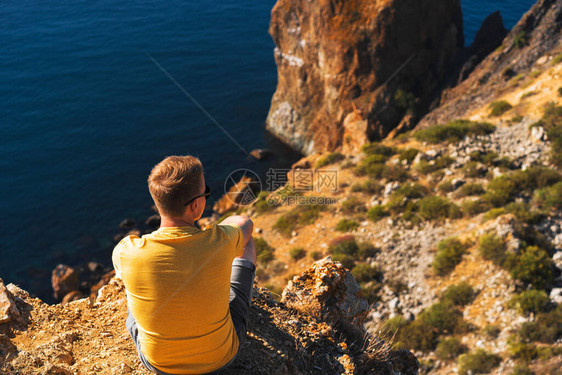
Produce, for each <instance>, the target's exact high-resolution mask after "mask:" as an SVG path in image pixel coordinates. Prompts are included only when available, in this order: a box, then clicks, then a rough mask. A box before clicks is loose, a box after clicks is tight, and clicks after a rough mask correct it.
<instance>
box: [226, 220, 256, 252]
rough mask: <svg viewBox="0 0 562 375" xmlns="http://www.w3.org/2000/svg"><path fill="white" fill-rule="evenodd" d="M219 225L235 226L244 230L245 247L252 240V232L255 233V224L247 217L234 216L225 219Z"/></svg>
mask: <svg viewBox="0 0 562 375" xmlns="http://www.w3.org/2000/svg"><path fill="white" fill-rule="evenodd" d="M219 225H234V226H237V227H239V228H240V229H242V235H243V236H244V242H243V243H244V246H246V245H247V244H248V241H249V240H250V238H252V232H253V231H254V223H253V222H252V220H250V219H249V218H247V217H246V216H241V215H232V216H229V217H227V218H226V219H224V220H223V221H222V222H221V223H220V224H219Z"/></svg>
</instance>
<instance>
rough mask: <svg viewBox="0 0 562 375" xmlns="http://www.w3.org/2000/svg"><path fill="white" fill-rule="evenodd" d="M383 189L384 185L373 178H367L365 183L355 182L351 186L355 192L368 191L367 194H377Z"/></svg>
mask: <svg viewBox="0 0 562 375" xmlns="http://www.w3.org/2000/svg"><path fill="white" fill-rule="evenodd" d="M381 190H382V185H381V184H379V183H378V182H376V181H373V180H367V181H365V182H363V183H359V182H358V183H355V184H353V185H352V186H351V191H352V192H353V193H366V194H377V193H380V191H381Z"/></svg>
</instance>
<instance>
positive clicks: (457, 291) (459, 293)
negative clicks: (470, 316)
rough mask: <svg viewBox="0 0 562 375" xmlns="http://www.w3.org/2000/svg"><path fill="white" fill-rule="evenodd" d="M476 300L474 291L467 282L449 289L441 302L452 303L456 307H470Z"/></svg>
mask: <svg viewBox="0 0 562 375" xmlns="http://www.w3.org/2000/svg"><path fill="white" fill-rule="evenodd" d="M473 299H474V289H472V287H471V286H470V284H468V283H467V282H465V281H461V282H460V283H459V284H456V285H451V286H450V287H448V288H447V290H446V291H445V293H443V296H442V297H441V300H448V301H451V302H452V303H453V304H454V305H455V306H465V305H468V304H469V303H470V302H472V300H473Z"/></svg>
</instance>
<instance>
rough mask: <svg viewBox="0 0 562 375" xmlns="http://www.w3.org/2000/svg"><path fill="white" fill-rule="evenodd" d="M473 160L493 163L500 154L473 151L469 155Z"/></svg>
mask: <svg viewBox="0 0 562 375" xmlns="http://www.w3.org/2000/svg"><path fill="white" fill-rule="evenodd" d="M468 156H469V157H470V160H471V161H475V162H480V163H483V164H493V162H494V160H496V159H497V158H498V157H499V155H498V154H496V153H495V152H480V151H473V152H471V153H470V154H469V155H468Z"/></svg>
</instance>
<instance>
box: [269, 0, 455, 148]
mask: <svg viewBox="0 0 562 375" xmlns="http://www.w3.org/2000/svg"><path fill="white" fill-rule="evenodd" d="M269 32H270V34H271V35H272V37H273V40H274V42H275V45H276V48H275V51H274V53H275V60H276V63H277V68H278V77H279V78H278V84H277V90H276V92H275V94H274V96H273V99H272V103H271V108H270V111H269V114H268V117H267V129H268V130H269V131H270V132H272V133H273V134H274V135H276V136H277V137H279V138H280V139H281V140H283V141H284V142H286V143H287V144H289V145H290V146H292V147H293V148H295V149H297V150H299V151H301V152H303V153H305V154H309V153H311V152H313V151H324V150H334V149H336V148H338V147H340V146H342V145H343V144H345V141H346V139H345V136H344V128H343V123H344V119H345V118H346V117H347V116H348V115H349V114H350V113H352V112H354V111H355V112H356V113H360V114H361V116H362V118H363V120H364V121H366V126H364V127H365V129H364V130H362V131H363V132H364V134H365V135H366V136H367V137H368V138H370V139H373V138H378V137H381V136H385V135H386V134H388V133H389V132H390V131H391V130H392V129H394V128H395V127H397V126H398V125H401V126H402V127H408V126H411V125H412V124H413V123H414V121H415V119H416V116H418V114H419V113H421V112H423V108H426V107H427V106H428V104H429V103H427V102H426V101H427V100H428V99H429V98H430V97H431V95H430V94H432V93H434V92H435V90H436V89H437V88H438V86H439V84H440V82H442V81H443V80H444V78H445V75H446V72H447V68H448V66H449V65H450V63H451V62H453V61H455V60H456V59H457V57H458V56H457V55H458V52H459V49H462V47H463V45H464V37H463V28H462V14H461V7H460V1H458V0H453V1H436V0H422V1H413V0H410V1H404V0H401V1H398V0H393V1H367V0H353V1H344V2H339V1H335V0H322V1H313V2H310V1H305V0H278V2H277V4H276V5H275V7H274V8H273V10H272V13H271V25H270V28H269ZM421 98H423V99H421ZM355 120H357V119H355Z"/></svg>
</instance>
